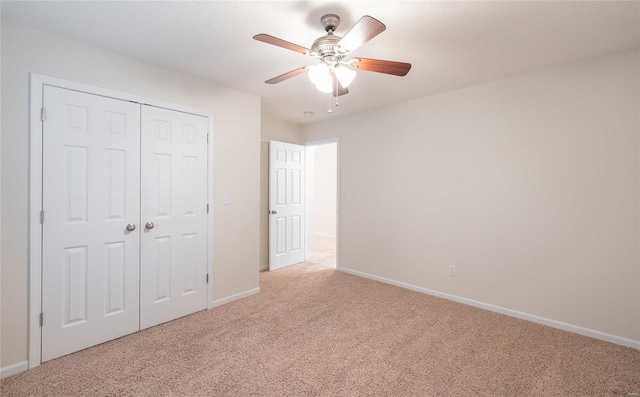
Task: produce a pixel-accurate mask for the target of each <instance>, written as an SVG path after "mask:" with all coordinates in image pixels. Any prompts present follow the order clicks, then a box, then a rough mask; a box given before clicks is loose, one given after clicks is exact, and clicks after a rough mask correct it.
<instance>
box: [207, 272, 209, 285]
mask: <svg viewBox="0 0 640 397" xmlns="http://www.w3.org/2000/svg"><path fill="white" fill-rule="evenodd" d="M207 284H209V273H207Z"/></svg>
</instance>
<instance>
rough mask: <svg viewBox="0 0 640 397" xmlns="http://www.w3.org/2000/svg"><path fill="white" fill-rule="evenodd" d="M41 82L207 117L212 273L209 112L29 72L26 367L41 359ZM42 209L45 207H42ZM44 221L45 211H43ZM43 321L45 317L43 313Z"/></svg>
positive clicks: (211, 237) (209, 296) (209, 293)
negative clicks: (27, 364)
mask: <svg viewBox="0 0 640 397" xmlns="http://www.w3.org/2000/svg"><path fill="white" fill-rule="evenodd" d="M45 86H53V87H58V88H64V89H68V90H74V91H80V92H85V93H88V94H93V95H100V96H104V97H108V98H113V99H119V100H124V101H131V102H136V103H139V104H145V105H151V106H155V107H159V108H165V109H170V110H177V111H180V112H184V113H191V114H195V115H198V116H204V117H206V118H207V119H208V126H207V137H208V139H207V141H208V142H209V143H208V145H207V157H208V159H207V174H208V177H207V181H208V186H207V203H208V208H209V210H208V212H207V273H208V274H209V275H210V277H213V275H214V272H213V269H214V263H213V241H214V235H213V208H214V200H213V132H214V131H213V120H214V119H213V113H211V112H208V111H204V110H201V109H194V108H190V107H186V106H181V105H177V104H173V103H168V102H164V101H159V100H155V99H151V98H146V97H142V96H138V95H132V94H128V93H124V92H119V91H113V90H109V89H106V88H100V87H95V86H91V85H87V84H82V83H76V82H72V81H68V80H63V79H58V78H55V77H49V76H44V75H41V74H36V73H30V74H29V94H30V95H29V199H28V200H29V202H28V218H29V220H28V241H29V246H28V277H29V286H28V290H29V294H28V296H29V301H28V319H27V324H28V325H27V329H28V362H29V368H33V367H37V366H38V365H40V364H41V363H42V354H41V353H42V327H41V326H40V313H42V223H41V210H42V209H43V208H42V169H43V168H42V167H43V163H42V144H43V139H42V130H43V118H46V111H45V113H44V114H43V112H42V106H43V94H44V87H45ZM45 211H46V208H45ZM45 221H46V213H45ZM213 306H214V305H213V282H212V281H209V283H208V285H207V309H211V308H212V307H213ZM44 321H47V319H46V317H45V319H44Z"/></svg>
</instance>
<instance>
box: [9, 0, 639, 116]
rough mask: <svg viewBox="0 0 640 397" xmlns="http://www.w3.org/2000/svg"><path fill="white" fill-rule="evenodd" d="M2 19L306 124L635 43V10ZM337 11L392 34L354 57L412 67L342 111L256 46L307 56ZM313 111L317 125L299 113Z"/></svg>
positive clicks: (90, 6)
mask: <svg viewBox="0 0 640 397" xmlns="http://www.w3.org/2000/svg"><path fill="white" fill-rule="evenodd" d="M1 7H2V10H1V12H2V14H1V15H2V18H5V19H8V20H12V21H16V22H19V23H23V24H26V25H30V26H32V27H35V28H37V29H40V30H43V31H47V32H50V33H53V34H56V35H60V36H64V37H68V38H71V39H74V40H79V41H82V42H86V43H89V44H92V45H95V46H97V47H101V48H104V49H107V50H110V51H113V52H116V53H120V54H123V55H126V56H129V57H132V58H137V59H140V60H143V61H146V62H150V63H153V64H156V65H159V66H163V67H165V68H168V69H172V70H175V71H179V72H182V73H186V74H189V75H193V76H197V77H200V78H202V79H206V80H209V81H212V82H214V83H217V84H220V85H223V86H227V87H232V88H236V89H239V90H242V91H245V92H249V93H252V94H255V95H258V96H260V97H262V99H263V102H262V104H263V114H265V115H270V116H273V117H277V118H281V119H284V120H288V121H290V122H294V123H306V122H313V121H317V120H322V119H325V118H328V117H338V116H340V115H344V114H347V113H351V112H356V111H360V110H363V109H370V108H374V107H378V106H383V105H387V104H390V103H394V102H399V101H403V100H408V99H412V98H418V97H421V96H426V95H430V94H434V93H438V92H443V91H448V90H452V89H456V88H460V87H464V86H469V85H473V84H478V83H482V82H486V81H491V80H496V79H500V78H505V77H508V76H513V75H516V74H520V73H524V72H527V71H531V70H535V69H540V68H544V67H549V66H552V65H557V64H562V63H567V62H573V61H577V60H580V59H585V58H589V57H593V56H597V55H602V54H606V53H611V52H616V51H621V50H626V49H631V48H634V47H638V46H639V45H640V22H639V20H640V3H638V2H615V1H605V2H582V1H566V2H555V1H554V2H546V1H533V2H520V1H514V2H505V1H500V2H498V1H496V2H478V1H473V2H432V1H377V2H376V1H341V2H327V1H324V2H303V1H241V2H237V1H219V2H182V1H180V2H148V1H145V2H61V1H45V2H25V1H18V2H14V1H2V3H1ZM326 13H335V14H338V15H339V16H340V18H341V19H342V22H341V24H340V26H339V27H338V30H337V31H336V34H337V35H339V36H341V35H343V34H344V33H345V32H346V31H347V30H348V28H349V27H350V26H351V25H353V24H354V23H355V22H356V21H357V20H358V19H360V17H361V16H363V15H371V16H373V17H375V18H377V19H379V20H380V21H381V22H383V23H384V24H385V25H386V26H387V30H386V31H385V32H383V33H382V34H380V35H379V36H377V37H375V38H374V39H373V40H371V41H370V42H368V43H366V44H365V45H363V46H362V47H360V48H359V49H358V50H356V51H355V52H354V53H353V55H354V56H362V57H367V58H376V59H388V60H395V61H403V62H409V63H411V64H412V65H413V67H412V69H411V71H410V72H409V74H408V75H407V76H406V77H396V76H388V75H384V74H379V73H372V72H365V71H360V72H358V75H357V77H356V79H355V81H354V82H353V84H352V85H351V87H350V91H351V92H350V93H349V94H348V95H346V96H343V97H340V106H339V108H338V109H337V110H335V111H334V112H333V113H331V114H329V113H327V109H328V108H329V106H330V99H329V94H321V93H319V92H317V91H316V90H315V88H314V86H313V85H312V84H311V82H310V81H309V80H308V78H307V77H306V76H304V75H301V76H297V77H294V78H292V79H290V80H287V81H284V82H282V83H280V84H276V85H268V84H265V83H264V81H265V80H267V79H269V78H272V77H275V76H278V75H280V74H282V73H285V72H288V71H290V70H293V69H296V68H298V67H301V66H304V65H310V64H313V63H315V62H317V61H315V60H314V59H312V58H309V57H306V56H304V55H301V54H298V53H295V52H292V51H287V50H285V49H282V48H279V47H275V46H270V45H267V44H264V43H261V42H257V41H255V40H253V39H252V36H254V35H255V34H258V33H268V34H271V35H273V36H276V37H279V38H282V39H284V40H287V41H291V42H293V43H296V44H299V45H302V46H304V47H307V48H309V47H310V46H311V43H312V42H313V40H314V39H316V38H317V37H319V36H321V35H323V34H324V31H323V28H322V26H321V25H320V22H319V20H320V17H321V16H322V15H323V14H326ZM305 111H313V112H314V117H313V118H304V117H303V112H305Z"/></svg>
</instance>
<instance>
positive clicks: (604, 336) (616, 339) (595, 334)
mask: <svg viewBox="0 0 640 397" xmlns="http://www.w3.org/2000/svg"><path fill="white" fill-rule="evenodd" d="M338 270H340V271H342V272H345V273H349V274H353V275H354V276H359V277H364V278H368V279H371V280H375V281H380V282H383V283H385V284H391V285H395V286H397V287H402V288H406V289H409V290H412V291H416V292H421V293H423V294H427V295H433V296H437V297H438V298H444V299H448V300H452V301H455V302H458V303H463V304H465V305H470V306H474V307H478V308H480V309H485V310H489V311H492V312H496V313H500V314H506V315H507V316H511V317H516V318H519V319H522V320H527V321H531V322H534V323H538V324H542V325H546V326H549V327H552V328H557V329H561V330H563V331H569V332H573V333H576V334H580V335H584V336H588V337H591V338H596V339H600V340H603V341H606V342H611V343H615V344H617V345H622V346H627V347H632V348H634V349H638V350H640V341H637V340H633V339H627V338H623V337H620V336H616V335H612V334H608V333H606V332H600V331H596V330H593V329H589V328H584V327H580V326H578V325H573V324H567V323H563V322H561V321H556V320H551V319H548V318H544V317H540V316H536V315H534V314H529V313H523V312H519V311H517V310H512V309H507V308H506V307H501V306H496V305H492V304H490V303H484V302H480V301H476V300H473V299H469V298H463V297H460V296H456V295H451V294H447V293H445V292H440V291H435V290H431V289H428V288H423V287H418V286H417V285H413V284H408V283H403V282H401V281H396V280H391V279H388V278H384V277H379V276H374V275H373V274H368V273H363V272H359V271H357V270H353V269H347V268H344V267H339V268H338Z"/></svg>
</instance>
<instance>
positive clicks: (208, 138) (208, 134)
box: [207, 134, 209, 143]
mask: <svg viewBox="0 0 640 397" xmlns="http://www.w3.org/2000/svg"><path fill="white" fill-rule="evenodd" d="M207 143H209V134H207Z"/></svg>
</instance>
